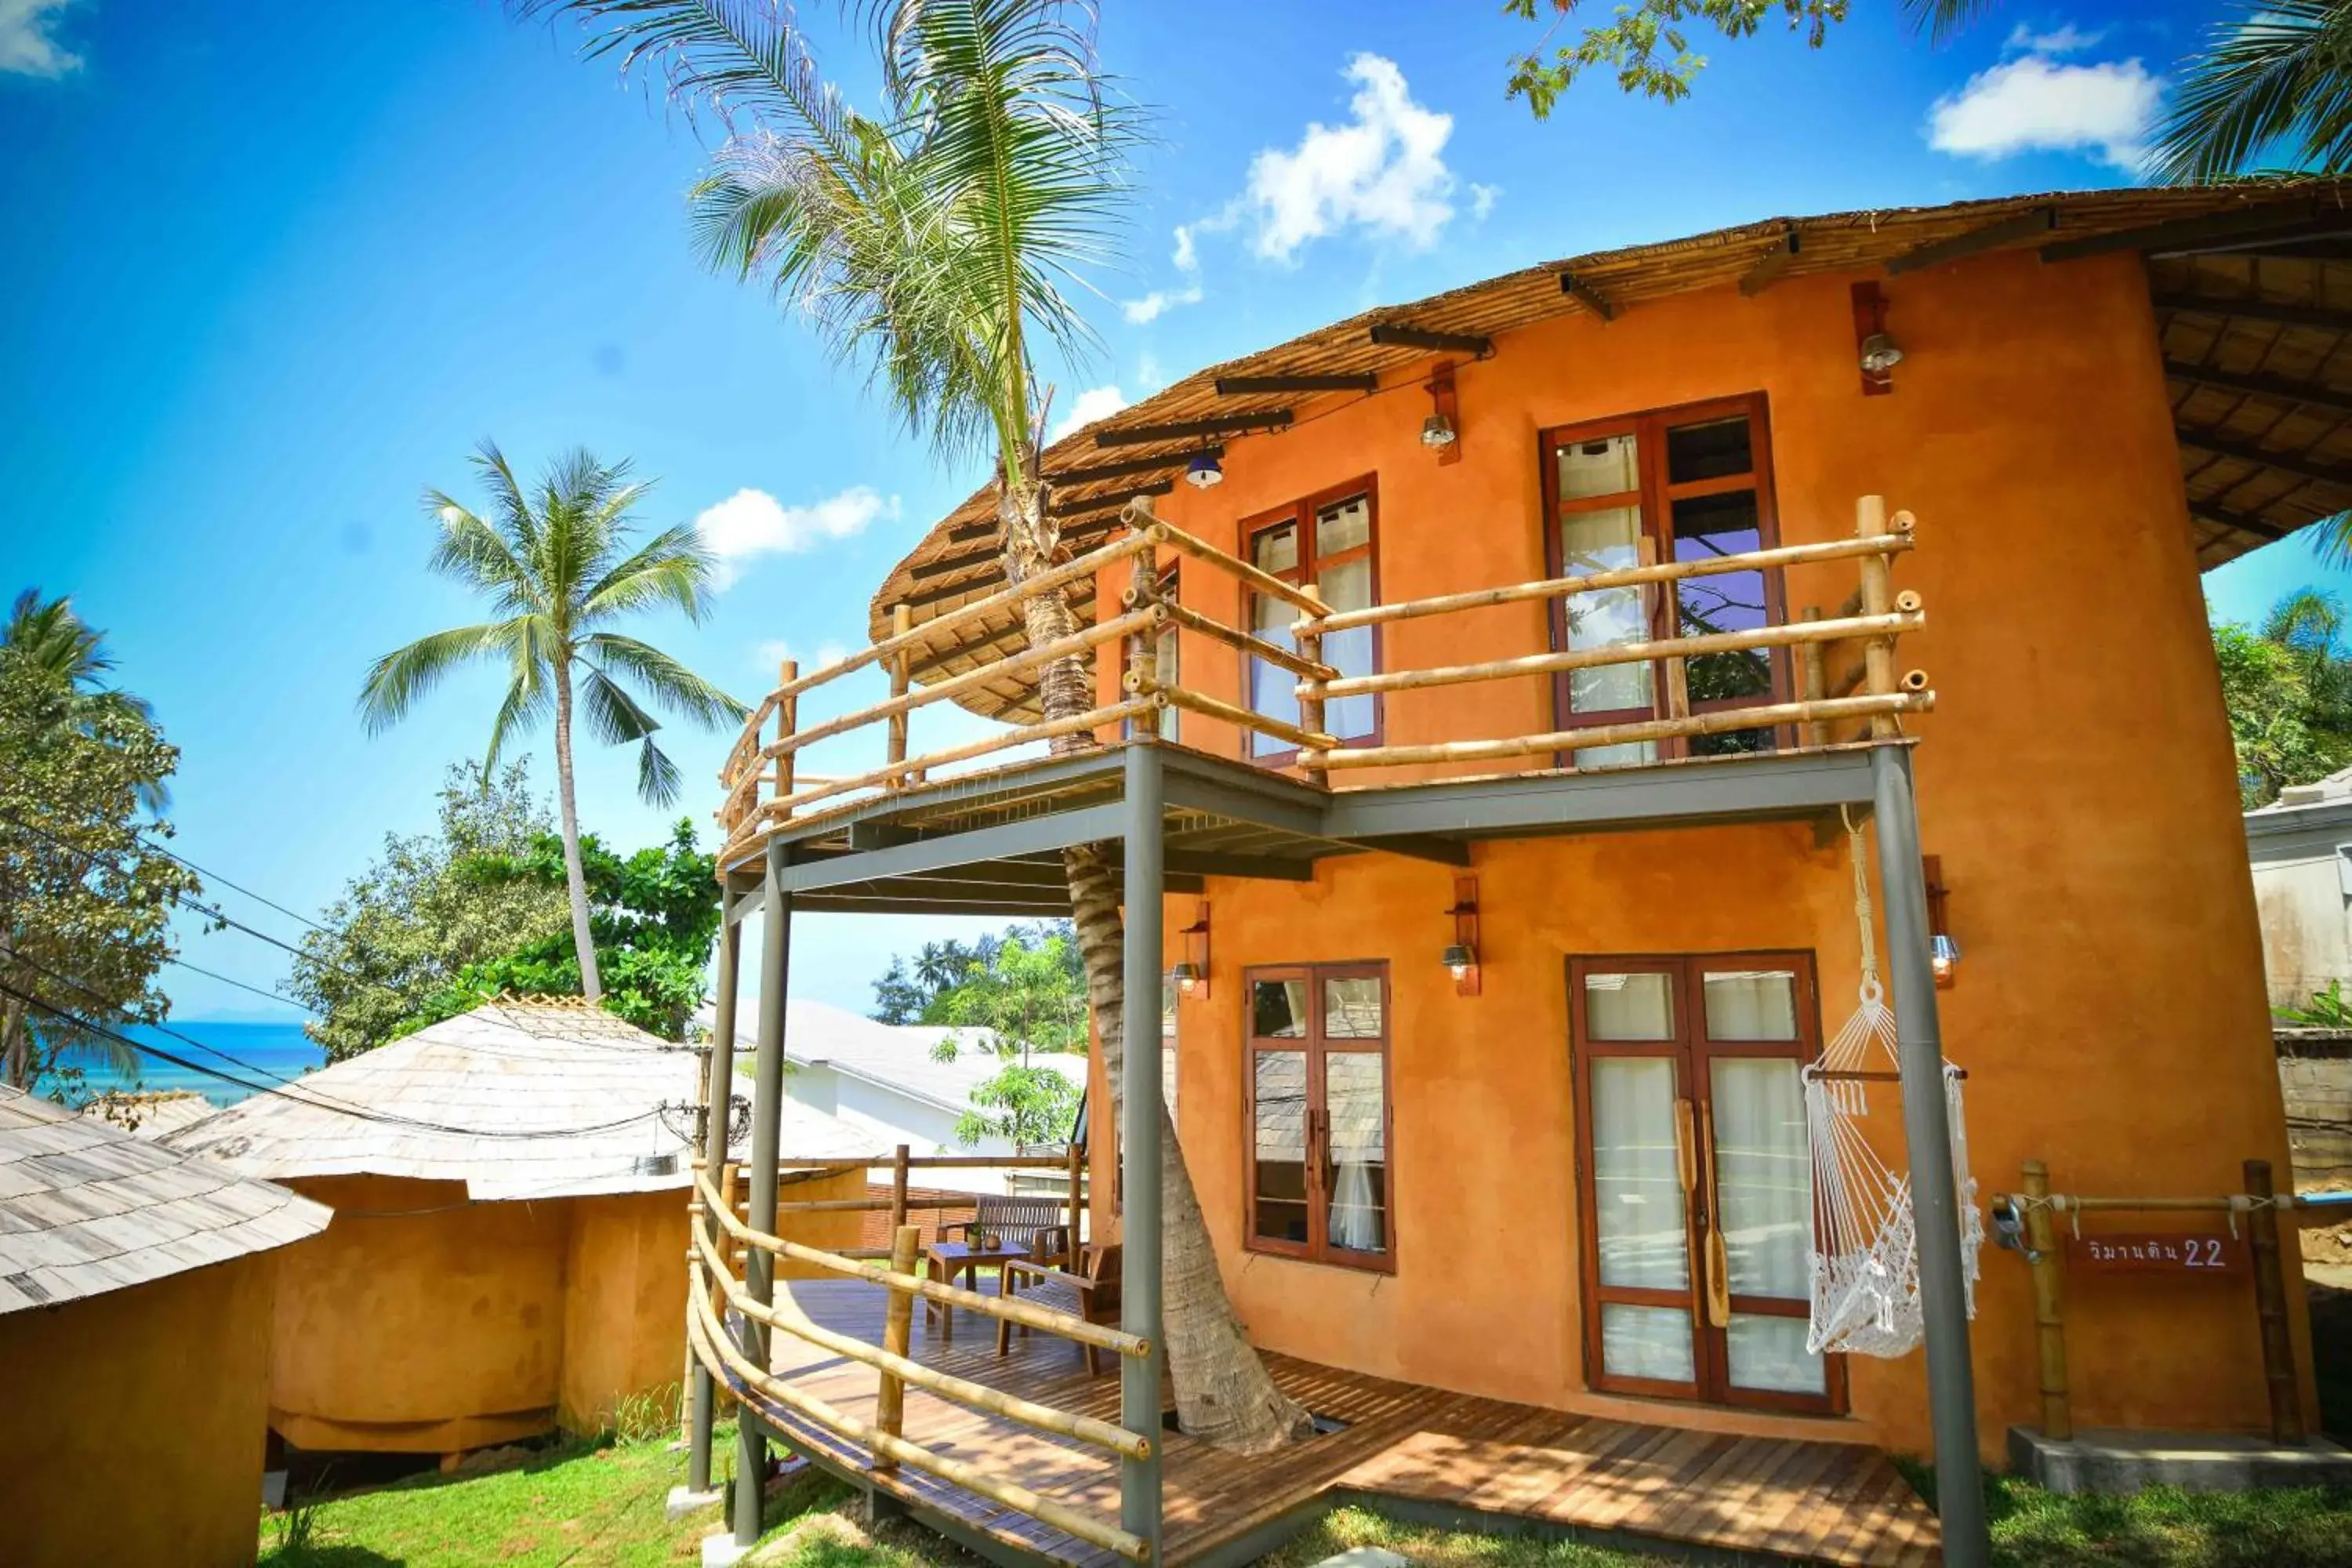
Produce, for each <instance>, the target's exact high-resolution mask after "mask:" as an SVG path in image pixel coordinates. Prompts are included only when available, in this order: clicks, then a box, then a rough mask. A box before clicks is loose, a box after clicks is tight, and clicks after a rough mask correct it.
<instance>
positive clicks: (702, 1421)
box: [686, 883, 743, 1492]
mask: <svg viewBox="0 0 2352 1568" xmlns="http://www.w3.org/2000/svg"><path fill="white" fill-rule="evenodd" d="M719 899H720V900H721V908H722V909H723V908H724V907H725V902H726V900H727V891H726V888H725V885H724V884H723V883H722V884H721V885H720V889H719ZM742 962H743V928H742V927H741V926H740V925H737V924H736V923H735V922H734V921H729V920H723V919H722V920H721V921H719V1004H718V1005H719V1016H718V1017H717V1018H716V1019H714V1020H713V1021H712V1029H711V1037H710V1065H709V1077H708V1079H706V1081H705V1084H704V1094H703V1102H704V1104H705V1105H707V1106H708V1107H709V1117H710V1125H709V1128H708V1129H707V1130H706V1131H705V1134H704V1138H703V1144H702V1171H703V1174H705V1175H706V1176H708V1177H709V1178H710V1184H711V1185H712V1186H714V1187H715V1186H717V1185H718V1184H719V1167H720V1166H722V1165H724V1164H725V1163H727V1122H728V1114H727V1110H728V1103H729V1100H730V1097H731V1096H732V1094H733V1092H734V1088H735V984H736V980H737V977H738V976H739V975H740V973H741V972H742ZM702 1223H703V1228H704V1229H705V1230H706V1231H707V1232H708V1233H709V1236H710V1237H711V1240H712V1241H713V1242H714V1243H719V1244H720V1246H719V1250H720V1253H721V1255H722V1256H723V1255H724V1253H725V1250H726V1248H725V1247H724V1245H723V1233H722V1232H721V1231H720V1230H719V1220H718V1217H717V1216H716V1215H704V1216H703V1222H702ZM690 1394H691V1397H692V1401H693V1405H692V1408H693V1413H694V1432H693V1436H692V1438H691V1439H690V1440H689V1442H688V1449H687V1463H686V1484H687V1486H688V1489H690V1490H693V1491H698V1492H707V1491H709V1489H710V1427H711V1422H712V1419H713V1415H714V1412H715V1411H716V1409H717V1407H718V1403H719V1397H718V1391H717V1389H715V1388H714V1387H713V1386H712V1384H711V1378H710V1369H709V1367H707V1366H705V1365H703V1364H702V1358H701V1357H699V1356H697V1357H695V1358H694V1376H693V1378H692V1380H691V1388H690Z"/></svg>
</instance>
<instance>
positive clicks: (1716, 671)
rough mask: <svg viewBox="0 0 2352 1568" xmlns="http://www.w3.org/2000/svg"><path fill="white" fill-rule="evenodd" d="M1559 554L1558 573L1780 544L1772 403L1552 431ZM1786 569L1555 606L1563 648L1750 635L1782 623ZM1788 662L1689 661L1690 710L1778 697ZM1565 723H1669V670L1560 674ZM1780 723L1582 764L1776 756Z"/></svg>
mask: <svg viewBox="0 0 2352 1568" xmlns="http://www.w3.org/2000/svg"><path fill="white" fill-rule="evenodd" d="M1544 489H1545V493H1546V499H1547V500H1548V501H1549V511H1550V514H1551V515H1550V527H1549V538H1548V540H1547V547H1548V550H1549V554H1550V557H1551V561H1550V564H1551V570H1552V574H1553V575H1554V576H1559V577H1583V576H1590V575H1591V574H1594V573H1597V572H1610V571H1615V570H1617V569H1619V568H1621V567H1626V566H1642V565H1649V564H1651V563H1657V562H1667V561H1697V560H1703V559H1706V558H1707V557H1710V556H1722V555H1739V554H1745V553H1747V552H1750V551H1755V550H1761V549H1765V548H1767V547H1769V546H1770V545H1773V544H1775V543H1778V542H1779V540H1778V536H1777V530H1776V528H1775V525H1774V518H1773V509H1772V468H1771V451H1770V443H1769V439H1768V436H1767V430H1766V426H1765V419H1764V399H1763V398H1762V397H1761V396H1760V395H1759V396H1750V397H1736V398H1728V399H1726V400H1724V401H1722V402H1719V403H1707V404H1696V405H1690V406H1688V407H1684V408H1669V409H1664V410H1661V411H1659V412H1656V413H1653V414H1642V415H1630V416H1626V417H1624V418H1622V419H1610V420H1602V421H1600V422H1597V423H1595V424H1591V425H1579V426H1570V427H1569V428H1566V429H1560V430H1548V431H1546V432H1545V433H1544ZM1783 618H1785V617H1784V616H1783V614H1782V610H1781V598H1780V574H1779V573H1778V572H1770V573H1765V572H1748V571H1742V572H1727V573H1722V574H1714V575H1708V576H1703V577H1686V578H1684V579H1683V580H1682V581H1680V582H1678V583H1675V584H1671V585H1669V586H1666V587H1664V588H1660V587H1646V586H1637V587H1627V588H1608V589H1601V590H1599V591H1596V592H1593V593H1590V594H1580V595H1575V596H1574V597H1572V598H1567V599H1560V600H1555V601H1554V602H1553V609H1552V641H1553V645H1554V646H1555V647H1560V648H1564V649H1578V648H1589V647H1605V646H1607V645H1609V644H1612V643H1633V642H1644V641H1651V640H1654V639H1657V638H1661V637H1675V636H1681V637H1699V636H1704V635H1706V634H1707V633H1710V632H1734V631H1745V630H1748V629H1750V628H1753V627H1756V626H1765V625H1767V624H1769V623H1772V622H1777V621H1780V620H1781V619H1783ZM1786 685H1787V679H1786V676H1785V673H1784V669H1783V660H1782V659H1781V658H1780V657H1779V656H1778V655H1777V654H1775V653H1773V652H1771V651H1769V650H1765V649H1760V648H1759V649H1751V650H1747V651H1741V652H1732V653H1714V654H1703V655H1701V656H1699V657H1698V658H1693V659H1690V660H1688V661H1687V664H1686V667H1685V690H1686V694H1687V697H1688V700H1689V705H1690V711H1692V712H1694V713H1699V712H1706V711H1707V710H1711V709H1724V708H1735V707H1739V706H1743V705H1745V704H1749V703H1755V702H1761V701H1766V700H1770V698H1771V696H1772V695H1773V694H1774V693H1775V692H1779V691H1782V690H1784V689H1786ZM1554 703H1555V706H1556V708H1557V710H1558V711H1559V721H1560V727H1561V728H1562V729H1578V730H1581V729H1588V728H1591V727H1593V726H1596V725H1602V724H1616V723H1627V722H1639V721H1643V720H1648V719H1654V718H1661V717H1667V716H1670V715H1669V713H1668V709H1669V708H1670V707H1671V703H1670V700H1669V694H1668V692H1667V690H1666V683H1665V670H1664V667H1663V666H1662V665H1658V664H1650V663H1643V664H1610V665H1600V666H1596V667H1594V668H1587V669H1573V670H1568V671H1565V672H1563V673H1561V674H1560V675H1559V677H1557V678H1556V684H1555V687H1554ZM1772 746H1773V735H1772V731H1770V730H1769V729H1757V730H1735V731H1729V732H1728V733H1723V734H1715V735H1700V736H1696V737H1693V738H1691V739H1689V740H1686V741H1680V742H1656V741H1640V742H1630V743H1627V744H1622V745H1613V746H1594V747H1587V748H1585V749H1583V750H1581V751H1579V752H1577V753H1576V754H1575V756H1574V757H1573V758H1572V759H1570V760H1571V761H1572V762H1573V763H1574V764H1575V765H1576V766H1578V767H1598V766H1606V765H1609V764H1612V763H1644V762H1651V761H1654V760H1655V759H1656V758H1658V757H1660V756H1663V755H1672V754H1679V753H1678V752H1677V750H1676V748H1680V749H1681V752H1686V753H1687V754H1691V755H1698V756H1706V755H1717V754H1721V753H1724V752H1759V751H1769V750H1771V749H1772Z"/></svg>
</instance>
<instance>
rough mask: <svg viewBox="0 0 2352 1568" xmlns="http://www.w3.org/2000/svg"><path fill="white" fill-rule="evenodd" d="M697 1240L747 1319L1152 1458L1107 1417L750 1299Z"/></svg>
mask: <svg viewBox="0 0 2352 1568" xmlns="http://www.w3.org/2000/svg"><path fill="white" fill-rule="evenodd" d="M695 1241H696V1244H697V1249H698V1251H699V1252H700V1253H701V1254H702V1260H701V1261H702V1267H703V1268H705V1269H706V1270H710V1271H715V1272H716V1273H717V1274H718V1276H719V1279H720V1281H721V1283H720V1287H719V1289H721V1291H722V1292H723V1293H724V1294H725V1295H726V1297H727V1302H728V1305H730V1306H731V1307H733V1308H734V1309H735V1310H737V1311H739V1312H740V1313H742V1314H743V1315H744V1316H745V1317H747V1318H752V1319H756V1320H757V1321H760V1322H762V1323H765V1324H767V1325H768V1327H770V1328H772V1329H781V1330H782V1331H784V1332H785V1333H788V1334H791V1335H793V1337H794V1338H796V1339H803V1340H806V1341H807V1342H809V1343H811V1344H813V1345H819V1346H822V1347H823V1348H824V1349H826V1350H829V1351H831V1352H834V1354H835V1355H839V1356H846V1357H847V1358H848V1359H849V1360H851V1361H854V1362H857V1363H861V1364H862V1365H866V1366H870V1367H873V1368H875V1369H876V1370H877V1371H879V1372H887V1373H889V1374H890V1375H891V1376H893V1377H895V1378H898V1380H899V1381H900V1382H902V1383H905V1384H909V1385H911V1386H913V1387H916V1388H920V1389H923V1390H926V1391H927V1392H929V1393H931V1394H938V1395H939V1396H940V1398H942V1399H948V1400H952V1401H953V1402H955V1403H956V1404H958V1405H963V1406H965V1407H966V1408H968V1409H971V1410H981V1411H985V1412H987V1413H988V1414H989V1415H1002V1416H1003V1417H1004V1418H1005V1419H1006V1420H1008V1421H1017V1422H1019V1423H1020V1424H1021V1425H1022V1426H1028V1427H1032V1428H1034V1429H1035V1430H1036V1431H1039V1432H1051V1433H1054V1434H1055V1436H1063V1437H1074V1438H1076V1440H1077V1441H1079V1442H1081V1443H1090V1444H1092V1445H1094V1446H1095V1447H1097V1448H1108V1449H1110V1450H1111V1451H1112V1452H1114V1453H1118V1454H1124V1455H1126V1456H1127V1457H1128V1458H1131V1459H1148V1458H1150V1457H1151V1439H1150V1438H1149V1437H1145V1436H1138V1435H1137V1434H1135V1433H1133V1432H1129V1430H1128V1429H1127V1428H1126V1427H1124V1426H1113V1425H1112V1424H1111V1423H1109V1422H1108V1421H1102V1420H1097V1419H1096V1418H1095V1417H1094V1416H1091V1415H1078V1414H1076V1412H1074V1411H1068V1410H1061V1409H1057V1408H1055V1406H1053V1405H1040V1404H1038V1403H1037V1402H1036V1401H1034V1400H1030V1399H1024V1398H1022V1397H1021V1396H1020V1395H1018V1394H1007V1393H1006V1392H1004V1390H1003V1389H1001V1388H991V1387H989V1386H988V1385H987V1384H982V1383H974V1382H972V1381H971V1379H970V1378H964V1377H958V1376H956V1375H955V1374H954V1373H947V1372H941V1371H940V1370H939V1369H938V1368H937V1367H931V1366H926V1365H924V1364H923V1363H921V1362H919V1361H916V1360H913V1359H912V1358H910V1357H908V1356H903V1355H898V1354H894V1353H893V1352H889V1351H887V1350H884V1349H883V1348H881V1347H880V1346H878V1345H870V1344H867V1343H866V1342H865V1341H863V1340H860V1339H854V1338H852V1337H851V1336H849V1335H847V1334H844V1333H837V1332H835V1331H834V1330H831V1329H828V1328H825V1327H824V1326H822V1325H821V1324H818V1323H815V1322H813V1321H810V1319H809V1318H808V1316H807V1314H805V1313H803V1312H800V1311H797V1310H795V1311H784V1310H781V1309H779V1308H777V1307H775V1306H773V1305H771V1304H763V1303H761V1302H760V1301H757V1300H753V1299H752V1298H751V1293H750V1292H749V1291H746V1290H739V1289H736V1286H737V1284H738V1281H737V1280H736V1279H735V1278H734V1276H733V1274H732V1272H731V1271H730V1270H729V1269H728V1268H725V1267H724V1266H723V1264H722V1262H721V1260H720V1258H719V1248H718V1247H717V1245H716V1244H715V1243H713V1242H712V1241H711V1240H710V1238H709V1236H708V1235H706V1234H704V1233H703V1232H702V1231H700V1230H699V1229H698V1230H697V1231H696V1233H695ZM787 1300H789V1298H787Z"/></svg>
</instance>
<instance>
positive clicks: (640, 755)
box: [637, 735, 678, 806]
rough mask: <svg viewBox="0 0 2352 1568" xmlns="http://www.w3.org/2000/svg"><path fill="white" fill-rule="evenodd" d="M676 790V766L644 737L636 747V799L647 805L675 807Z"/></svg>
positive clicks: (666, 754) (648, 738) (651, 740)
mask: <svg viewBox="0 0 2352 1568" xmlns="http://www.w3.org/2000/svg"><path fill="white" fill-rule="evenodd" d="M677 790H678V777H677V763H673V762H671V761H670V760H669V754H668V753H667V752H664V751H663V750H662V749H661V748H660V747H659V746H656V745H655V744H654V742H653V737H652V736H650V735H648V736H646V739H645V741H644V742H643V743H642V744H640V745H639V746H638V747H637V798H638V799H640V800H642V801H644V802H645V803H646V805H660V806H668V805H677Z"/></svg>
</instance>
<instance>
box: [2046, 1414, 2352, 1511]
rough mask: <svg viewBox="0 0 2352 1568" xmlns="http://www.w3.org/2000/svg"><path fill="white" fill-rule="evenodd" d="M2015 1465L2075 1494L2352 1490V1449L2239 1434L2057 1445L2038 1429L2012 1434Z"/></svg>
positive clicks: (2087, 1435)
mask: <svg viewBox="0 0 2352 1568" xmlns="http://www.w3.org/2000/svg"><path fill="white" fill-rule="evenodd" d="M2009 1463H2010V1468H2011V1469H2012V1470H2014V1471H2015V1472H2016V1473H2017V1474H2019V1475H2020V1476H2022V1477H2024V1478H2025V1479H2027V1480H2030V1481H2032V1483H2033V1484H2034V1485H2036V1486H2038V1487H2042V1488H2043V1489H2047V1490H2050V1491H2053V1492H2063V1493H2066V1494H2068V1495H2069V1496H2072V1495H2075V1494H2079V1493H2083V1492H2101V1493H2106V1494H2111V1495H2120V1494H2123V1493H2128V1492H2136V1491H2137V1490H2139V1489H2141V1488H2142V1487H2149V1486H2158V1485H2161V1486H2170V1487H2179V1489H2181V1490H2183V1491H2191V1492H2242V1491H2251V1490H2253V1489H2255V1488H2258V1487H2317V1486H2334V1487H2345V1486H2352V1452H2347V1450H2346V1449H2345V1448H2343V1447H2341V1446H2340V1445H2338V1444H2336V1443H2332V1442H2330V1441H2328V1440H2327V1439H2326V1438H2325V1437H2314V1438H2312V1440H2311V1441H2310V1442H2309V1443H2308V1444H2306V1445H2305V1446H2304V1447H2300V1448H2288V1447H2280V1446H2279V1445H2277V1444H2274V1443H2273V1442H2272V1441H2271V1440H2270V1439H2269V1438H2267V1437H2251V1436H2244V1435H2243V1434H2241V1433H2236V1432H2134V1431H2127V1430H2125V1429H2124V1428H2121V1427H2115V1426H2095V1427H2091V1428H2089V1429H2087V1430H2084V1431H2078V1432H2076V1433H2075V1434H2074V1436H2073V1437H2072V1438H2071V1439H2069V1440H2068V1441H2066V1442H2063V1443H2055V1442H2053V1441H2051V1440H2050V1439H2049V1438H2047V1437H2044V1436H2042V1431H2041V1428H2039V1427H2035V1426H2012V1427H2011V1428H2010V1429H2009Z"/></svg>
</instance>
